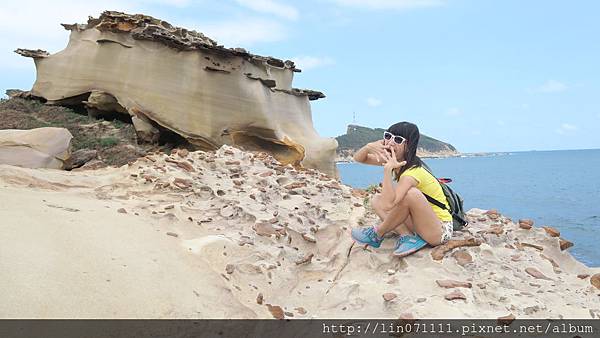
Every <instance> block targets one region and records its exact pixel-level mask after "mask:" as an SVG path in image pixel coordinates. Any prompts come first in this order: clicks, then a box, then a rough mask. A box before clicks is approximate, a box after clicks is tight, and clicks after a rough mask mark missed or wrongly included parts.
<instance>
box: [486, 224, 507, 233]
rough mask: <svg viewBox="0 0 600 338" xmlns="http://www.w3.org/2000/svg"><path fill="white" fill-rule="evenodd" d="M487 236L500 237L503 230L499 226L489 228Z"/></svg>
mask: <svg viewBox="0 0 600 338" xmlns="http://www.w3.org/2000/svg"><path fill="white" fill-rule="evenodd" d="M486 232H487V233H488V234H494V235H502V233H504V229H502V227H501V226H491V227H490V228H489V229H488V230H487V231H486Z"/></svg>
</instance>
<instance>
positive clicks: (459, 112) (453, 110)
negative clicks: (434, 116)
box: [444, 108, 463, 116]
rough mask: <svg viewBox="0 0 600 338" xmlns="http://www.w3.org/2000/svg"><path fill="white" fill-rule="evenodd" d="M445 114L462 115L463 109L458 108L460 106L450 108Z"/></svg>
mask: <svg viewBox="0 0 600 338" xmlns="http://www.w3.org/2000/svg"><path fill="white" fill-rule="evenodd" d="M444 114H445V115H447V116H460V115H462V114H463V112H462V110H460V109H458V108H450V109H448V110H446V112H444Z"/></svg>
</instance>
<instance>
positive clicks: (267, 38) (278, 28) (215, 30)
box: [198, 18, 287, 47]
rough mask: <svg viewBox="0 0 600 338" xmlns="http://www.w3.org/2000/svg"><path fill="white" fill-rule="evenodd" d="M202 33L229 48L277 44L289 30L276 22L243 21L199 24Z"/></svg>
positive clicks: (260, 20)
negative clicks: (261, 43) (257, 44)
mask: <svg viewBox="0 0 600 338" xmlns="http://www.w3.org/2000/svg"><path fill="white" fill-rule="evenodd" d="M198 27H201V28H202V29H201V31H202V32H203V33H205V34H206V35H207V36H209V37H211V38H213V39H215V40H217V41H218V42H219V43H220V44H223V45H225V46H227V47H240V46H242V47H245V46H250V45H253V44H255V43H259V42H275V41H280V40H282V39H284V38H285V37H286V36H287V30H286V29H285V27H284V26H282V25H281V24H280V23H278V22H276V21H269V20H263V19H253V18H247V19H241V20H230V21H219V22H207V23H202V24H198Z"/></svg>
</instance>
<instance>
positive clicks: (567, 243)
mask: <svg viewBox="0 0 600 338" xmlns="http://www.w3.org/2000/svg"><path fill="white" fill-rule="evenodd" d="M558 243H559V246H560V250H566V249H568V248H570V247H572V246H573V242H570V241H567V240H566V239H562V238H561V239H560V240H559V241H558Z"/></svg>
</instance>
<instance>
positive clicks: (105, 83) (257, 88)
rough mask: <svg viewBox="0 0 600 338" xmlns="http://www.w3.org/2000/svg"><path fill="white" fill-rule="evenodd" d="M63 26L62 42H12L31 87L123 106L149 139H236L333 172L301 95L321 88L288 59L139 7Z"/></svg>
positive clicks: (53, 98)
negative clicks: (48, 46) (50, 45)
mask: <svg viewBox="0 0 600 338" xmlns="http://www.w3.org/2000/svg"><path fill="white" fill-rule="evenodd" d="M63 26H64V27H65V29H67V30H69V31H70V32H71V35H70V39H69V44H68V45H67V47H66V48H65V49H64V50H62V51H60V52H58V53H55V54H52V55H50V54H48V53H47V52H45V51H43V50H27V49H17V50H16V51H15V52H17V53H19V54H21V55H23V56H26V57H32V58H33V59H34V61H35V65H36V68H37V78H36V82H35V84H34V85H33V88H32V90H31V95H33V96H36V97H41V98H43V99H45V100H47V103H48V104H68V105H73V104H84V105H85V106H86V107H87V109H88V112H89V113H90V115H94V116H101V115H102V114H105V113H114V112H119V113H123V114H128V115H130V116H131V118H132V122H133V124H134V126H135V128H136V130H137V132H138V137H139V139H140V140H144V141H147V142H156V140H157V139H158V134H159V133H161V131H162V130H163V129H168V130H171V131H173V132H175V133H177V134H179V135H181V136H183V137H184V138H185V139H187V140H188V141H189V142H191V143H193V144H195V145H196V146H198V147H199V149H202V150H214V149H217V148H219V147H220V146H221V145H223V144H230V145H237V146H239V147H242V148H244V149H247V150H261V151H267V152H269V153H271V154H273V155H274V156H275V157H276V158H277V159H278V160H280V161H281V162H283V163H290V164H293V165H295V166H297V165H302V166H304V167H307V168H316V169H319V170H320V171H322V172H325V173H328V174H330V175H335V174H336V169H335V165H334V156H335V149H336V147H337V142H336V141H335V140H334V139H328V138H322V137H320V136H319V135H318V134H317V132H316V131H315V129H314V127H313V124H312V116H311V110H310V104H309V100H314V99H318V98H322V97H324V95H323V94H322V93H320V92H317V91H312V90H303V89H296V88H293V87H292V80H293V74H294V72H298V71H299V69H297V68H296V67H295V65H294V63H293V62H292V61H283V60H279V59H276V58H273V57H263V56H258V55H253V54H251V53H249V52H247V51H246V50H244V49H242V48H233V49H229V48H224V47H223V46H220V45H218V44H217V42H216V41H214V40H212V39H210V38H208V37H206V36H204V35H203V34H202V33H198V32H196V31H190V30H187V29H184V28H180V27H174V26H172V25H170V24H169V23H167V22H165V21H162V20H159V19H155V18H153V17H150V16H145V15H140V14H136V15H129V14H124V13H120V12H110V11H107V12H104V13H102V15H101V16H100V17H99V18H91V17H90V19H89V20H88V22H87V24H63Z"/></svg>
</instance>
